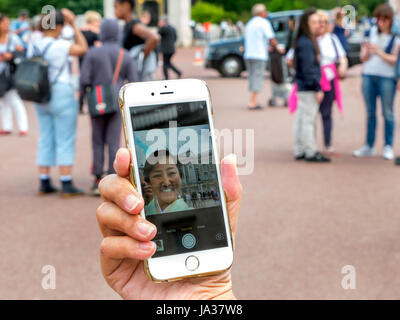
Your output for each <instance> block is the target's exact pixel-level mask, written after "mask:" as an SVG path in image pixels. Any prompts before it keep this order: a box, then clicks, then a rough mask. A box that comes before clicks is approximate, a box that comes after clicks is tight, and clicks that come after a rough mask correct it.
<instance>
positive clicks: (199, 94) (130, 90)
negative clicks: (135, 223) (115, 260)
mask: <svg viewBox="0 0 400 320" xmlns="http://www.w3.org/2000/svg"><path fill="white" fill-rule="evenodd" d="M161 92H172V93H169V94H161ZM120 101H121V102H122V106H121V112H122V114H123V125H124V133H125V141H126V144H127V147H128V149H129V150H130V152H131V155H132V159H136V149H135V142H134V138H133V130H132V123H131V114H130V108H131V107H135V106H152V105H160V104H170V103H185V102H193V101H206V104H207V113H208V120H209V125H210V131H211V137H212V147H213V154H214V157H215V159H214V160H215V163H216V172H217V178H218V186H219V192H220V195H221V203H222V211H223V216H224V224H225V231H226V234H227V241H228V246H227V247H223V248H216V249H208V250H202V251H195V252H188V253H181V254H175V255H169V256H165V257H157V258H150V259H148V260H147V262H146V266H147V269H148V270H147V272H148V274H149V276H150V277H151V279H152V280H153V281H156V282H159V281H173V280H179V279H182V278H186V277H195V276H201V275H209V274H215V273H219V272H222V271H225V270H227V269H229V268H230V267H231V266H232V262H233V246H232V235H231V230H230V224H229V218H228V211H227V208H226V199H225V193H224V191H223V187H222V180H221V172H220V165H219V163H220V162H219V161H220V159H219V151H218V148H217V146H218V144H217V141H216V138H215V132H214V123H213V119H212V105H211V99H210V93H209V89H208V87H207V85H206V84H205V82H204V81H201V80H196V79H183V80H166V81H152V82H146V83H144V82H141V83H131V84H127V85H125V86H123V87H122V88H121V91H120ZM131 170H133V177H132V175H131V178H132V179H134V184H135V186H136V188H137V190H138V192H139V193H140V194H142V190H141V185H140V178H139V168H138V166H137V162H136V161H132V163H131ZM140 214H141V216H142V217H143V218H146V217H145V213H144V210H142V211H141V213H140ZM189 256H196V257H197V258H198V259H199V261H200V265H199V268H198V269H197V270H196V271H189V270H187V269H186V267H185V261H186V259H187V257H189ZM166 265H168V268H165V266H166Z"/></svg>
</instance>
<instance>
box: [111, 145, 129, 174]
mask: <svg viewBox="0 0 400 320" xmlns="http://www.w3.org/2000/svg"><path fill="white" fill-rule="evenodd" d="M130 163H131V154H130V152H129V150H128V149H126V148H120V149H119V150H118V152H117V154H116V156H115V160H114V170H115V172H116V173H117V174H118V175H119V176H120V177H123V178H125V177H127V176H129V169H130V168H129V165H130Z"/></svg>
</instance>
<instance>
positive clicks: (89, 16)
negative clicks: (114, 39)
mask: <svg viewBox="0 0 400 320" xmlns="http://www.w3.org/2000/svg"><path fill="white" fill-rule="evenodd" d="M85 20H86V25H85V26H84V27H83V28H82V29H81V31H82V34H83V36H84V37H85V39H86V42H87V44H88V47H89V48H91V47H93V46H94V45H96V44H98V43H99V33H100V23H101V15H100V13H98V12H96V11H91V10H89V11H86V12H85ZM83 58H84V57H80V58H79V65H80V66H82V61H83ZM84 100H85V91H84V90H83V89H82V88H80V91H79V113H83V103H84Z"/></svg>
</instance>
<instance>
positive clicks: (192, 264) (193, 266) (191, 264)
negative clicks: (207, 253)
mask: <svg viewBox="0 0 400 320" xmlns="http://www.w3.org/2000/svg"><path fill="white" fill-rule="evenodd" d="M199 265H200V261H199V259H197V257H195V256H189V257H187V258H186V261H185V266H186V269H188V270H189V271H196V270H197V268H198V267H199Z"/></svg>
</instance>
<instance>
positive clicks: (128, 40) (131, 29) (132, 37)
mask: <svg viewBox="0 0 400 320" xmlns="http://www.w3.org/2000/svg"><path fill="white" fill-rule="evenodd" d="M134 9H135V1H134V0H115V1H114V12H115V16H116V17H117V19H122V20H124V21H125V27H124V30H123V39H122V44H123V47H124V48H125V49H127V50H128V51H130V54H131V56H133V59H134V60H135V62H136V69H137V72H138V76H139V81H151V80H153V73H154V72H155V70H156V69H157V57H156V54H155V52H154V51H155V49H156V47H157V45H158V42H159V39H160V37H159V36H158V35H157V34H155V33H153V32H152V31H151V30H150V29H149V28H148V27H146V26H145V25H143V24H142V23H141V22H140V20H139V19H137V18H136V17H135V15H134V13H133V12H134Z"/></svg>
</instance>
